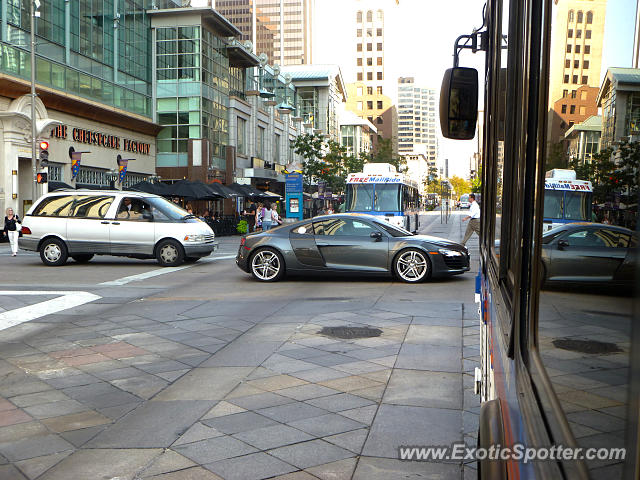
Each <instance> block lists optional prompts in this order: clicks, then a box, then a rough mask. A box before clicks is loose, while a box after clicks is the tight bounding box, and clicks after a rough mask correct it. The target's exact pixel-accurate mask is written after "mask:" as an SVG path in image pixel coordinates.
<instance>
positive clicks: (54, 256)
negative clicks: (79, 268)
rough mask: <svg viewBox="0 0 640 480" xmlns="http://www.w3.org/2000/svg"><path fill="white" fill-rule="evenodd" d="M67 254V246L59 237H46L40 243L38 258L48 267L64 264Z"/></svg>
mask: <svg viewBox="0 0 640 480" xmlns="http://www.w3.org/2000/svg"><path fill="white" fill-rule="evenodd" d="M68 256H69V254H68V253H67V246H66V245H65V244H64V242H63V241H62V240H60V239H59V238H48V239H46V240H45V241H44V242H42V244H41V245H40V259H41V260H42V263H44V264H45V265H46V266H48V267H59V266H60V265H64V264H65V263H66V261H67V258H68Z"/></svg>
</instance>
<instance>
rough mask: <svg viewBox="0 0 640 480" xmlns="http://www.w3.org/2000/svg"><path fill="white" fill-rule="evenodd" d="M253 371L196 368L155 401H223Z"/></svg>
mask: <svg viewBox="0 0 640 480" xmlns="http://www.w3.org/2000/svg"><path fill="white" fill-rule="evenodd" d="M251 370H252V368H251V367H206V368H204V367H199V368H194V369H193V370H191V371H190V372H189V373H187V374H186V375H184V376H183V377H181V378H179V379H178V380H176V381H175V382H174V383H172V384H171V385H170V386H168V387H167V388H166V389H164V390H163V391H162V392H161V393H160V394H158V395H157V396H156V397H155V400H165V401H168V400H222V399H223V398H224V397H225V396H226V395H227V394H228V393H229V392H230V391H231V390H233V389H234V388H235V387H236V385H237V384H239V383H240V382H241V381H242V379H243V378H245V377H246V376H247V375H248V374H249V373H250V372H251Z"/></svg>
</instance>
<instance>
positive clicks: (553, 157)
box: [545, 142, 569, 170]
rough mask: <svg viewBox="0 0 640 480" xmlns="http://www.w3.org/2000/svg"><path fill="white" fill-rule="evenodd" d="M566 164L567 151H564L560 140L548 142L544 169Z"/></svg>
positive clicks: (561, 166)
mask: <svg viewBox="0 0 640 480" xmlns="http://www.w3.org/2000/svg"><path fill="white" fill-rule="evenodd" d="M567 165H569V157H568V156H567V152H566V151H565V149H564V145H563V144H562V142H558V143H552V144H550V145H549V151H548V153H547V162H546V165H545V170H552V169H554V168H567Z"/></svg>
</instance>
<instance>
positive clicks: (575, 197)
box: [564, 192, 591, 221]
mask: <svg viewBox="0 0 640 480" xmlns="http://www.w3.org/2000/svg"><path fill="white" fill-rule="evenodd" d="M590 202H591V195H588V194H585V193H581V192H566V193H565V197H564V218H566V219H567V220H580V221H590V220H591V218H589V203H590Z"/></svg>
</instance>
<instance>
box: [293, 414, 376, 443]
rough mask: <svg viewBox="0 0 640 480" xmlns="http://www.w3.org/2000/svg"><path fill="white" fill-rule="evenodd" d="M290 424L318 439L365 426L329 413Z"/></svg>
mask: <svg viewBox="0 0 640 480" xmlns="http://www.w3.org/2000/svg"><path fill="white" fill-rule="evenodd" d="M288 424H289V425H290V426H292V427H294V428H297V429H299V430H302V431H303V432H307V433H310V434H312V435H315V436H316V437H326V436H327V435H335V434H337V433H343V432H348V431H350V430H357V429H359V428H362V427H364V426H365V425H363V424H361V423H359V422H356V421H355V420H351V419H349V418H346V417H343V416H341V415H336V414H335V413H328V414H326V415H320V416H318V417H311V418H303V419H302V420H296V421H293V422H289V423H288Z"/></svg>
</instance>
